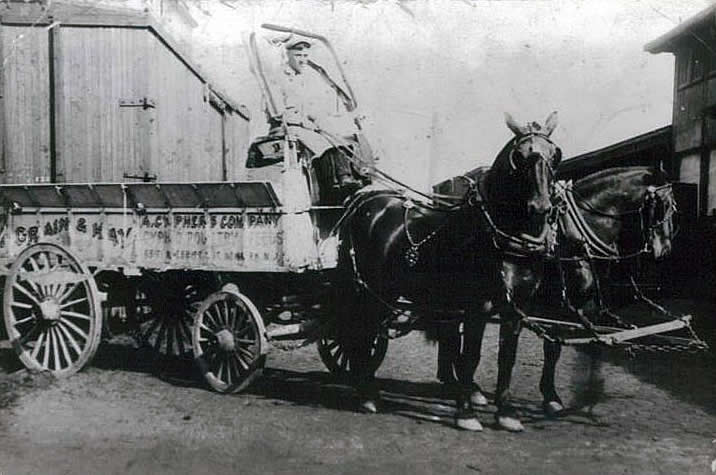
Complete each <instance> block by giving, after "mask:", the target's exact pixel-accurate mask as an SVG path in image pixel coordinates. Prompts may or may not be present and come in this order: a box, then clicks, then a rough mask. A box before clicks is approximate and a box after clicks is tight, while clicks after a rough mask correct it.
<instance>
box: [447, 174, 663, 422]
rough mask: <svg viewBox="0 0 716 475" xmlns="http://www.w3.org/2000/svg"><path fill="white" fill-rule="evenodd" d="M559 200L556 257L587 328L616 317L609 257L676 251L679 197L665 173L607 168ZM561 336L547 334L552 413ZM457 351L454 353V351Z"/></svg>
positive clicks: (571, 186)
mask: <svg viewBox="0 0 716 475" xmlns="http://www.w3.org/2000/svg"><path fill="white" fill-rule="evenodd" d="M555 188H556V192H555V201H556V202H558V204H559V206H560V208H561V211H562V212H561V214H560V218H559V233H558V238H557V241H558V246H557V249H558V252H557V256H556V258H557V262H558V265H559V270H560V273H561V276H562V279H561V282H562V286H563V290H564V297H565V302H563V304H564V305H565V306H566V307H567V308H568V309H569V310H571V311H572V312H574V313H575V314H576V315H577V316H578V318H579V319H580V320H581V322H582V323H583V324H584V326H585V327H586V328H587V329H591V328H592V324H591V322H592V321H593V319H594V317H597V316H604V315H605V314H606V316H607V317H611V318H616V319H617V320H618V317H617V316H615V315H613V314H611V312H609V311H608V309H607V308H606V307H605V306H604V303H603V299H602V294H601V291H600V286H599V276H600V275H604V272H605V267H606V266H608V265H609V263H610V262H615V261H624V260H628V259H629V258H636V257H637V256H640V255H647V254H648V255H652V256H653V257H654V258H656V259H659V258H662V257H664V256H666V255H668V254H669V253H670V252H671V246H672V237H673V235H674V216H675V213H676V202H675V199H674V195H673V190H672V188H671V184H670V183H669V182H668V181H667V177H666V175H665V174H664V172H663V171H661V170H658V169H654V168H649V167H622V168H611V169H607V170H602V171H599V172H596V173H593V174H591V175H588V176H586V177H584V178H582V179H580V180H578V181H576V182H575V183H571V182H570V183H566V184H565V183H562V182H558V183H556V187H555ZM553 336H555V337H556V338H545V339H544V343H543V344H544V355H545V356H544V365H543V371H542V378H541V380H540V390H541V392H542V395H543V397H544V403H543V407H544V410H545V412H546V413H547V414H548V415H549V416H556V415H558V414H559V413H560V412H561V411H562V410H563V409H564V407H563V403H562V400H561V399H560V397H559V395H558V394H557V391H556V388H555V383H554V378H555V370H556V365H557V362H558V360H559V357H560V354H561V348H562V346H561V344H560V343H559V338H558V335H553ZM457 338H458V336H457V334H456V333H453V334H452V335H447V336H446V337H444V338H443V339H442V340H441V346H443V347H445V349H442V353H444V354H450V353H451V349H453V348H455V347H456V346H457V345H459V340H457ZM453 351H454V350H453ZM455 361H457V360H456V359H453V360H450V359H449V358H446V359H444V360H443V361H441V362H439V364H440V366H441V367H442V368H441V371H442V372H448V371H452V370H453V366H454V365H455Z"/></svg>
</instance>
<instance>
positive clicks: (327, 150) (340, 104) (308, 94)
mask: <svg viewBox="0 0 716 475" xmlns="http://www.w3.org/2000/svg"><path fill="white" fill-rule="evenodd" d="M311 47H312V44H311V42H310V40H308V39H307V38H305V37H300V36H295V35H292V36H291V37H289V39H288V40H287V41H286V42H285V44H284V48H285V52H286V60H287V64H286V67H285V68H284V70H283V73H284V74H283V75H282V77H281V79H280V84H279V85H278V86H279V87H278V89H279V91H280V94H281V98H280V99H281V102H282V104H280V105H279V107H283V111H282V118H281V119H282V121H283V122H284V123H285V124H286V125H287V126H289V127H290V131H291V133H292V134H294V135H296V136H297V138H298V140H299V141H300V142H301V144H302V145H303V146H304V147H305V148H307V149H308V150H309V151H310V152H311V153H312V156H313V159H312V166H313V167H314V169H315V171H316V174H317V175H318V179H319V182H320V184H321V186H323V187H326V186H327V187H328V189H324V190H322V192H321V195H322V200H326V199H327V200H331V201H333V200H341V199H342V198H345V197H346V196H348V195H349V194H351V193H353V192H355V191H356V190H357V189H358V188H360V187H361V186H362V183H361V181H360V180H359V179H357V178H358V175H357V173H356V171H355V169H354V168H353V165H352V164H351V160H349V158H348V157H349V156H351V155H353V154H356V155H357V157H356V158H358V159H359V160H360V159H365V158H366V157H362V156H361V155H364V154H365V148H364V147H361V146H359V145H358V144H359V141H358V138H357V136H358V133H359V128H358V125H357V122H356V117H355V114H354V111H353V108H354V106H353V103H352V101H351V99H350V97H349V96H348V94H347V93H346V92H345V91H343V90H342V89H341V88H340V86H338V84H336V82H334V81H333V80H332V79H331V78H330V76H329V75H328V74H327V73H326V71H325V70H324V69H323V68H322V67H321V66H319V65H318V64H316V63H314V62H312V61H311V59H310V52H311ZM291 126H294V127H291ZM361 145H362V144H361ZM368 153H370V152H368Z"/></svg>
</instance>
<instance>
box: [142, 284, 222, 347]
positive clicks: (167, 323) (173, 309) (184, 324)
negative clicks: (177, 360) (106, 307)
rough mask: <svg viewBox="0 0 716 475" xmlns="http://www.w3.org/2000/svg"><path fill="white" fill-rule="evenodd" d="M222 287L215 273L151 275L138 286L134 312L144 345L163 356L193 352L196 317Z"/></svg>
mask: <svg viewBox="0 0 716 475" xmlns="http://www.w3.org/2000/svg"><path fill="white" fill-rule="evenodd" d="M217 287H218V284H217V283H216V278H215V277H214V276H213V275H211V274H204V273H199V272H179V271H171V272H164V273H161V274H151V275H149V276H147V277H145V278H144V279H143V280H142V281H141V282H140V283H139V285H137V287H136V290H135V295H134V302H133V304H132V305H130V308H129V310H130V312H133V313H134V319H135V321H136V322H137V324H138V335H137V336H138V338H139V340H140V342H141V343H142V344H144V345H146V346H149V347H150V348H152V349H153V350H154V351H155V352H156V353H158V354H160V355H163V356H172V357H177V356H178V357H181V356H188V355H189V354H190V353H191V350H192V348H191V326H192V325H193V322H194V314H195V313H196V310H197V309H198V308H199V305H201V302H202V300H204V299H205V298H206V297H207V296H208V295H209V294H211V292H213V291H214V290H216V288H217Z"/></svg>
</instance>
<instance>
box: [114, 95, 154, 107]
mask: <svg viewBox="0 0 716 475" xmlns="http://www.w3.org/2000/svg"><path fill="white" fill-rule="evenodd" d="M119 107H141V108H142V109H149V108H151V109H155V108H156V107H157V103H156V102H155V101H154V99H148V98H146V97H142V98H141V99H120V100H119Z"/></svg>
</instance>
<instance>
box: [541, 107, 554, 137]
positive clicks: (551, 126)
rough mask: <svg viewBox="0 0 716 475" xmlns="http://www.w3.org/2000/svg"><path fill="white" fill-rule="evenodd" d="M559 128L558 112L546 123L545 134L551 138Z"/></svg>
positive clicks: (550, 116) (552, 114)
mask: <svg viewBox="0 0 716 475" xmlns="http://www.w3.org/2000/svg"><path fill="white" fill-rule="evenodd" d="M555 128H557V111H554V112H552V113H551V114H550V115H549V117H547V120H546V121H545V123H544V129H545V130H544V134H545V135H547V136H549V135H551V134H552V132H554V129H555Z"/></svg>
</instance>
